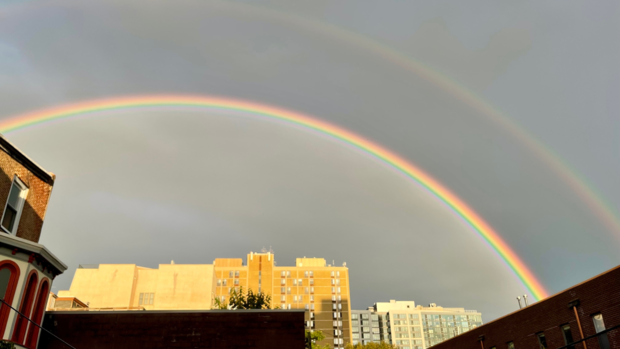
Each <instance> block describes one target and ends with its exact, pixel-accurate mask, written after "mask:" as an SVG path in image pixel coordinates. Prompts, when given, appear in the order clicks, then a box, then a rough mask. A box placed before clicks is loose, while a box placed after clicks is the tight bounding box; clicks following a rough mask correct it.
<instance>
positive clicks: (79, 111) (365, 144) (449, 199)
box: [0, 95, 548, 300]
mask: <svg viewBox="0 0 620 349" xmlns="http://www.w3.org/2000/svg"><path fill="white" fill-rule="evenodd" d="M153 107H192V108H210V109H213V108H215V109H220V110H232V111H241V112H245V113H248V114H253V115H258V116H263V117H267V118H271V119H275V120H281V121H285V122H289V123H292V124H296V125H299V126H302V127H305V128H307V129H312V130H315V131H318V132H321V133H323V134H326V135H328V136H331V137H333V138H336V139H338V140H340V141H342V142H345V143H348V144H350V145H352V146H354V147H356V148H358V149H360V150H362V151H364V152H366V153H368V154H370V155H372V156H374V157H376V158H377V159H379V160H380V161H383V162H384V163H386V164H388V165H389V166H391V167H392V168H394V169H396V170H398V171H399V172H401V173H402V174H404V175H406V176H407V177H409V178H410V179H411V180H413V181H415V182H416V183H418V184H419V185H421V186H422V187H423V188H425V189H426V190H427V191H428V192H429V193H431V194H432V195H434V196H435V197H436V198H437V199H439V200H440V201H441V202H442V203H444V204H445V205H446V206H447V207H448V208H449V209H450V210H452V211H453V212H454V213H455V214H456V215H457V216H458V217H460V218H461V219H462V220H463V221H464V222H465V223H466V224H467V225H468V226H469V227H470V228H472V230H473V231H474V232H476V233H477V234H478V235H479V236H480V237H481V238H482V239H483V240H484V241H485V242H486V243H487V244H488V245H489V246H490V247H491V248H492V249H493V250H494V251H495V252H496V253H497V254H498V256H499V257H500V258H501V259H502V260H503V262H504V263H505V264H506V265H507V266H508V267H509V268H510V269H511V270H512V272H513V273H514V274H515V275H516V276H517V277H518V279H519V280H520V281H521V283H522V284H523V285H524V286H525V287H526V288H527V289H528V291H529V292H530V293H531V294H532V296H533V297H534V298H536V299H537V300H540V299H542V298H545V297H547V296H548V293H547V291H546V290H545V288H544V287H543V285H542V284H541V282H540V281H539V280H538V279H537V278H536V277H535V276H534V274H533V273H532V272H531V271H530V270H529V268H528V267H527V266H526V265H525V263H524V262H523V261H522V260H521V259H520V258H519V256H518V255H517V254H516V253H515V252H514V251H513V250H512V248H510V246H508V244H506V242H504V241H503V239H502V238H501V237H500V235H499V234H498V233H497V232H496V231H495V230H493V228H492V227H491V226H490V225H489V224H487V223H486V222H485V221H484V220H483V219H482V218H481V217H480V216H479V215H478V214H477V213H476V212H475V211H474V210H473V209H471V208H470V207H469V206H468V205H467V204H465V202H463V201H462V200H461V199H460V198H459V197H457V196H456V195H455V194H453V193H452V192H450V191H449V190H448V189H447V188H445V187H444V186H443V185H442V184H441V183H439V182H438V181H437V180H435V179H433V178H432V177H431V176H429V175H428V174H426V173H425V172H424V171H422V170H421V169H419V168H418V167H417V166H415V165H414V164H412V163H411V162H409V161H407V160H406V159H404V158H402V157H400V156H399V155H397V154H395V153H394V152H392V151H390V150H388V149H386V148H384V147H382V146H380V145H378V144H376V143H373V142H372V141H370V140H368V139H364V138H363V137H361V136H359V135H357V134H355V133H353V132H351V131H348V130H346V129H343V128H341V127H339V126H336V125H333V124H330V123H327V122H325V121H322V120H319V119H317V118H312V117H310V116H307V115H303V114H301V113H298V112H293V111H290V110H285V109H281V108H276V107H273V106H268V105H264V104H258V103H254V102H247V101H242V100H236V99H227V98H219V97H205V96H176V95H163V96H133V97H123V98H114V99H104V100H94V101H87V102H83V103H77V104H71V105H65V106H60V107H56V108H51V109H46V110H41V111H36V112H33V113H28V114H23V115H19V116H15V117H11V118H8V119H6V120H3V121H1V122H0V132H2V133H9V132H11V131H15V130H18V129H23V128H27V127H29V126H34V125H38V124H42V123H46V122H51V121H53V120H58V119H64V118H69V117H72V116H79V115H85V114H90V113H97V112H103V111H111V110H118V109H121V110H122V109H135V108H153Z"/></svg>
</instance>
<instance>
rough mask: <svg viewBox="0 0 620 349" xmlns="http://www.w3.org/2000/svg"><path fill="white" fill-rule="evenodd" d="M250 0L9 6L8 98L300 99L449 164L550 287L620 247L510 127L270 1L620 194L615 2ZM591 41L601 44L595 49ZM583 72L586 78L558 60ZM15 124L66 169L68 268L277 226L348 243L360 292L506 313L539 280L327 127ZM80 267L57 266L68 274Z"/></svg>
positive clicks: (340, 246) (209, 254) (261, 238)
mask: <svg viewBox="0 0 620 349" xmlns="http://www.w3.org/2000/svg"><path fill="white" fill-rule="evenodd" d="M252 4H253V5H252V7H249V8H245V7H243V6H245V5H243V4H236V3H228V2H191V1H187V2H186V1H182V2H174V3H171V2H148V6H144V3H143V2H141V1H133V2H126V1H124V2H114V1H112V2H105V3H101V2H96V3H90V4H88V5H84V4H81V3H76V2H61V3H59V4H58V5H57V6H53V5H49V6H48V7H46V8H45V10H43V9H37V8H36V7H35V8H34V9H32V10H30V11H26V12H22V13H21V14H20V17H19V18H11V17H9V18H8V20H3V21H2V22H1V23H0V62H4V63H5V64H3V65H2V66H0V77H2V81H1V83H0V92H1V93H0V96H1V97H0V99H1V100H2V107H3V112H2V114H3V115H10V114H13V113H17V112H23V111H28V110H32V109H35V108H38V107H42V106H49V105H54V104H58V103H69V102H74V101H80V100H83V99H87V98H98V97H108V96H118V95H126V94H146V93H164V92H173V93H192V94H215V95H224V96H230V97H233V98H244V99H250V100H255V101H260V102H262V103H268V104H273V105H278V106H282V107H286V108H290V109H293V110H299V111H302V112H306V113H308V114H311V115H315V116H317V117H320V118H323V119H325V120H329V121H331V122H334V123H336V124H339V125H342V126H344V127H346V128H349V129H351V130H352V131H355V132H358V133H360V134H361V135H364V136H366V137H368V138H370V139H372V140H375V141H377V142H378V143H380V144H382V145H385V146H386V147H388V148H390V149H393V150H394V151H396V152H398V153H399V154H401V155H403V156H404V157H406V158H407V159H410V160H411V161H412V162H414V163H415V164H417V165H419V166H420V167H421V168H423V169H424V170H425V171H427V172H428V173H430V174H431V175H432V176H434V177H436V178H437V179H438V180H439V181H440V182H442V183H444V184H445V185H446V186H447V187H448V188H450V189H452V190H453V191H454V192H455V193H457V194H458V195H459V196H460V197H462V198H463V199H464V200H465V201H466V202H468V203H469V204H471V205H472V207H473V208H474V209H476V211H478V212H479V213H480V215H481V216H482V217H484V218H485V219H487V220H488V221H489V223H491V225H492V226H494V227H495V228H496V229H497V230H498V231H499V232H500V234H501V235H502V236H503V237H504V238H505V239H506V240H507V241H508V242H509V244H510V245H511V246H513V247H514V248H515V250H516V251H517V252H518V253H519V255H521V256H523V257H524V259H525V260H526V262H527V263H528V264H529V265H531V266H532V268H533V270H534V271H535V273H537V274H538V275H540V276H541V277H542V279H543V280H544V283H545V285H547V286H549V288H550V289H551V290H552V291H558V290H560V289H561V288H563V287H567V286H569V285H570V284H573V283H576V282H578V281H580V280H582V279H584V278H586V277H589V276H591V275H593V274H594V273H596V272H600V271H603V270H604V269H605V268H608V267H611V266H613V265H615V264H618V257H617V253H615V251H616V248H617V244H616V243H615V240H616V239H615V238H612V235H611V234H610V233H609V232H608V231H607V229H606V228H605V227H604V226H602V224H601V223H600V222H597V220H596V218H595V217H594V216H593V215H592V213H591V212H590V211H589V210H588V207H586V206H585V205H584V204H583V203H582V202H581V199H580V198H579V197H577V196H576V195H575V193H574V192H573V191H571V190H570V188H568V187H567V186H566V185H565V184H564V183H562V182H561V181H559V180H558V179H557V178H556V177H555V174H554V173H552V172H551V171H549V170H548V168H547V167H546V164H545V163H543V162H541V161H540V158H539V157H537V156H536V154H533V153H531V152H530V151H528V150H526V149H525V148H524V147H523V146H522V145H521V144H519V143H518V142H516V140H515V138H514V137H513V136H512V135H511V134H509V133H507V132H506V131H504V130H502V129H500V128H499V127H498V126H497V125H496V124H494V123H492V122H489V121H488V120H487V119H484V118H482V117H481V116H480V115H479V113H478V112H477V111H476V110H473V109H472V108H470V107H469V106H468V105H466V104H463V103H462V102H459V101H457V100H456V99H455V98H453V96H451V95H450V94H449V93H447V92H446V91H444V90H441V89H439V88H437V87H436V86H435V85H433V84H431V83H429V82H428V81H425V80H424V79H422V78H420V77H419V76H416V75H413V74H411V73H409V72H406V71H404V70H403V69H402V68H400V67H398V66H394V65H393V64H392V63H390V62H389V61H387V60H385V59H384V58H381V56H380V55H378V54H377V52H373V51H369V50H368V49H367V48H363V47H359V46H358V45H356V44H355V43H352V42H346V41H343V40H342V39H339V37H338V36H337V35H335V36H334V37H330V35H325V34H320V32H317V31H313V30H309V29H308V28H306V27H303V26H295V25H290V22H286V21H276V20H273V17H270V16H267V15H263V14H262V13H263V12H264V11H271V10H277V11H281V12H277V13H279V14H278V16H286V13H287V11H290V12H292V13H295V14H296V15H299V16H303V17H304V18H308V19H310V20H318V21H326V22H329V23H332V24H337V25H342V26H344V27H349V28H351V29H353V30H355V31H357V32H359V33H361V34H363V35H367V36H370V37H374V38H375V39H377V40H379V41H382V42H383V43H384V44H385V45H389V46H392V47H393V48H395V49H398V50H399V51H402V52H403V53H405V54H407V55H409V56H411V57H412V59H416V60H418V61H421V62H424V63H425V64H428V65H431V66H433V67H434V68H436V69H437V70H439V71H441V72H443V73H444V74H446V75H448V76H449V77H450V78H451V79H453V80H455V81H457V82H458V83H460V84H462V85H464V86H466V87H467V88H469V89H472V90H474V91H476V93H478V94H481V95H484V96H487V97H488V98H489V99H490V100H491V102H493V103H494V104H495V103H496V104H497V105H499V106H500V107H502V108H503V109H504V110H506V111H507V115H509V117H513V118H516V121H517V123H519V124H522V125H525V126H527V127H528V128H529V129H531V131H532V132H533V133H534V134H535V135H538V136H539V137H541V138H542V139H543V140H544V141H545V142H546V143H548V144H550V145H551V146H552V147H553V149H556V150H557V152H558V153H559V154H561V155H562V156H564V157H566V158H568V159H570V162H571V163H574V164H577V165H578V166H576V168H577V169H578V170H579V171H580V172H582V173H586V174H587V175H588V178H596V179H597V181H595V185H596V186H597V188H600V190H601V192H603V193H609V195H605V196H606V197H607V198H609V199H610V200H616V199H617V197H619V196H618V195H614V194H613V193H618V191H619V188H618V184H617V183H616V182H617V181H612V180H611V178H612V177H613V174H614V173H615V174H617V173H618V172H619V171H618V169H619V164H618V163H617V161H609V159H611V158H612V157H611V156H610V155H611V154H612V153H613V149H614V148H613V147H612V146H611V145H613V144H614V143H613V142H616V141H615V139H617V138H618V137H617V136H618V135H617V131H616V133H614V131H613V129H614V128H613V127H610V125H611V126H613V125H615V124H616V123H617V120H616V119H612V118H611V117H610V113H611V112H613V111H614V109H613V108H612V109H609V107H608V105H609V103H601V100H602V98H603V97H601V96H609V95H613V91H611V92H610V89H611V90H613V89H616V90H617V88H618V85H617V84H616V85H614V84H611V83H610V82H609V81H611V80H613V79H614V78H616V79H617V77H618V67H617V65H616V64H615V63H614V62H617V59H616V60H614V59H615V57H617V44H616V45H606V46H605V44H604V43H605V42H618V41H617V40H616V41H614V40H613V39H614V38H617V33H616V32H612V31H610V30H609V26H610V25H611V24H613V23H612V19H613V16H612V15H613V11H606V13H603V11H599V12H597V11H595V10H588V11H590V12H587V13H588V14H589V15H588V16H592V17H591V18H590V17H588V18H586V19H582V21H584V23H585V22H588V23H590V22H592V21H594V20H595V19H596V25H591V26H589V27H586V26H581V27H579V28H573V26H572V24H571V23H572V22H571V21H572V19H574V18H577V17H578V15H577V14H576V13H572V12H571V9H573V8H580V3H579V2H575V3H570V4H569V3H565V5H563V6H564V7H562V8H563V12H562V13H564V15H565V16H566V17H565V18H561V19H556V17H555V11H554V9H551V8H547V7H543V6H541V5H537V4H535V3H528V4H520V5H511V4H504V5H502V4H499V5H498V4H494V5H493V6H491V7H485V8H483V9H482V10H479V14H480V18H478V17H475V16H474V13H473V12H475V11H474V9H471V8H468V7H463V6H462V5H461V3H458V4H457V3H456V2H445V1H444V2H437V3H436V4H434V5H432V6H431V5H424V6H422V5H420V4H416V3H405V2H394V3H386V2H381V6H378V5H377V4H373V3H372V2H365V1H362V2H359V1H356V2H355V3H353V2H338V3H336V2H331V1H319V2H289V1H286V2H284V1H267V2H265V3H260V2H258V3H257V2H253V3H252ZM386 4H389V5H386ZM558 6H560V5H558ZM255 7H258V9H255ZM528 9H529V12H528ZM531 9H534V11H532V10H531ZM615 9H616V11H617V7H615ZM261 11H263V12H261ZM548 20H549V21H554V22H553V23H555V24H556V26H555V27H554V26H553V25H550V24H549V23H548ZM304 28H305V29H304ZM579 32H583V33H586V34H587V33H590V34H591V35H594V34H596V35H599V37H600V38H601V39H600V40H590V39H588V35H586V34H581V35H576V34H578V33H579ZM563 33H572V34H575V35H574V36H572V37H571V38H572V39H571V40H574V41H566V40H565V37H564V35H563ZM579 47H588V50H587V52H578V51H579V49H578V48H579ZM596 49H600V50H603V52H605V53H606V54H605V55H596V56H595V58H593V57H594V56H593V55H592V54H589V53H588V52H596ZM565 52H571V53H572V54H571V55H565ZM600 56H604V57H600ZM588 57H591V58H588ZM592 62H596V63H597V64H594V63H592ZM576 67H581V68H582V70H586V72H581V73H575V71H576V70H575V68H576ZM567 73H571V74H573V76H578V77H579V78H578V79H576V80H575V81H571V79H570V77H567V78H561V77H562V76H564V75H563V74H567ZM575 74H576V75H575ZM569 75H570V74H569ZM605 76H607V78H604V77H605ZM583 86H588V88H587V89H584V88H583ZM616 92H617V91H616ZM605 98H608V97H605ZM603 106H605V107H603ZM606 108H607V109H606ZM586 109H587V110H590V111H591V113H589V114H588V118H584V117H583V115H584V114H583V112H582V111H583V110H586ZM575 110H579V111H580V112H575ZM614 120H616V121H614ZM554 126H555V127H556V129H554V128H553V127H554ZM617 129H618V128H615V130H617ZM580 130H582V131H583V132H582V131H580ZM578 132H582V133H578ZM575 134H580V135H585V136H584V137H586V138H585V139H582V138H580V141H578V142H576V141H575V140H574V139H575V138H574V136H575ZM597 136H600V137H599V138H597V139H596V140H595V139H594V138H596V137H597ZM9 138H10V139H11V140H13V141H15V142H16V144H17V145H18V146H19V147H20V148H22V149H24V150H25V151H26V152H27V153H28V154H29V155H31V156H32V157H33V158H34V159H35V160H36V161H37V162H39V163H41V164H43V165H44V166H45V167H46V168H48V169H49V170H51V171H54V172H55V173H57V174H58V178H59V180H58V184H57V185H56V188H55V190H54V195H53V199H52V202H51V206H50V211H49V213H48V217H47V219H46V225H45V233H44V235H43V236H44V240H43V242H44V243H45V244H46V245H48V247H50V248H51V249H52V250H53V251H55V253H56V254H57V255H59V256H61V258H62V259H63V260H65V261H66V262H67V263H68V264H69V265H70V266H71V267H72V268H75V267H76V266H77V264H78V263H137V264H141V265H146V266H155V265H157V264H158V263H168V262H169V261H170V260H172V259H174V260H175V261H176V262H178V263H210V262H212V260H213V259H214V258H216V257H242V256H244V255H245V254H246V253H248V252H249V251H250V250H259V249H260V248H261V247H263V246H264V247H269V246H272V247H273V249H274V250H275V252H276V258H277V260H278V261H279V264H280V265H287V264H292V263H294V258H295V257H300V256H303V255H306V256H316V257H324V258H326V259H327V260H329V261H330V262H331V261H332V260H334V261H335V263H337V264H341V263H342V262H345V261H346V262H347V265H348V266H349V267H350V269H351V282H352V287H353V291H352V297H353V305H354V307H356V308H365V307H366V306H369V305H371V304H372V303H373V302H375V301H384V300H388V299H402V300H409V299H411V300H415V301H417V302H420V303H422V304H424V303H429V302H436V303H438V304H443V305H446V306H464V307H466V308H474V309H478V310H481V311H482V312H483V314H485V320H489V319H491V318H494V317H497V316H499V315H502V314H504V313H506V312H508V311H511V310H513V309H514V304H513V303H514V300H513V297H514V296H516V295H517V294H522V293H523V292H524V291H523V288H522V286H520V285H519V284H518V283H517V282H516V281H515V280H514V277H513V276H512V275H510V273H509V272H508V271H507V269H506V267H505V266H504V265H503V264H502V263H500V262H498V259H497V257H496V256H495V255H494V254H493V253H492V252H491V251H490V250H489V249H488V247H486V246H485V245H484V243H482V242H481V240H480V239H479V238H477V237H475V236H474V234H472V232H471V231H469V230H468V229H467V228H466V227H465V226H464V225H463V224H462V223H461V222H460V221H459V220H457V219H455V218H454V217H453V216H452V215H451V214H450V213H449V212H448V211H447V210H446V209H445V208H444V207H443V206H441V205H439V204H438V203H437V202H436V201H435V200H434V199H432V198H430V197H429V195H428V194H426V193H425V192H423V191H421V190H420V189H418V188H417V187H415V186H414V185H412V184H411V183H410V182H408V181H406V180H404V179H403V178H402V177H400V176H399V175H397V174H395V173H393V172H391V171H389V170H387V169H386V168H385V167H383V166H379V165H378V164H377V162H376V161H374V160H372V159H369V158H368V157H365V156H362V155H360V154H359V153H357V152H354V151H351V150H350V149H349V148H347V147H343V146H342V145H339V144H337V143H334V142H332V141H329V140H327V139H324V138H323V137H317V136H316V135H314V134H312V133H305V132H300V131H299V130H296V129H294V128H293V129H291V128H290V127H287V126H282V125H279V124H272V123H264V122H259V121H256V120H252V119H251V118H250V119H248V118H245V117H243V116H240V115H236V114H235V115H232V116H224V115H222V114H221V113H213V112H212V113H202V114H201V113H186V112H154V113H145V112H139V113H138V112H134V113H128V112H124V113H117V114H112V115H109V116H99V117H98V116H95V117H92V118H89V119H84V120H76V121H70V122H63V123H58V124H55V125H52V126H47V127H41V128H35V129H31V130H27V131H21V132H18V133H15V134H12V135H10V136H9ZM615 149H617V148H615ZM592 153H598V154H604V155H602V156H601V157H600V158H599V157H597V156H590V154H592ZM598 179H601V180H600V181H599V180H598ZM614 204H617V203H615V202H614ZM166 213H168V214H166ZM584 231H587V232H588V233H587V234H584ZM76 237H79V238H78V239H77V240H76ZM67 241H77V243H76V245H68V244H67V243H66V242H67ZM300 242H301V243H300ZM71 276H72V271H70V272H68V273H67V275H65V276H63V277H61V278H59V279H58V282H57V284H56V285H55V286H56V287H60V288H61V289H65V288H67V287H68V283H69V281H70V278H71ZM377 284H384V285H385V284H390V285H392V286H391V287H389V288H387V289H386V287H384V286H381V287H377V286H376V285H377Z"/></svg>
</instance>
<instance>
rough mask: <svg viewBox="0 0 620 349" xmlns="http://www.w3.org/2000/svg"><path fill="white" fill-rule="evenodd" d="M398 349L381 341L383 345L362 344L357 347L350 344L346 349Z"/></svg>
mask: <svg viewBox="0 0 620 349" xmlns="http://www.w3.org/2000/svg"><path fill="white" fill-rule="evenodd" d="M397 348H398V347H397V346H395V345H393V344H390V343H387V342H383V341H381V343H368V344H362V343H357V344H356V345H353V344H351V343H348V344H347V345H346V346H345V347H344V349H397Z"/></svg>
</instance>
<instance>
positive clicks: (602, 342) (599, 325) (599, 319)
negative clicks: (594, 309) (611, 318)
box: [592, 313, 610, 349]
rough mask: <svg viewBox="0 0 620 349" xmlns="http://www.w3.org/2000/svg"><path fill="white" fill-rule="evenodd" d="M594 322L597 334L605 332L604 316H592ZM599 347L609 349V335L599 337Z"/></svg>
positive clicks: (604, 334)
mask: <svg viewBox="0 0 620 349" xmlns="http://www.w3.org/2000/svg"><path fill="white" fill-rule="evenodd" d="M592 321H594V329H595V330H596V333H601V332H603V331H605V322H603V314H601V313H599V314H595V315H593V316H592ZM598 345H599V346H600V347H601V349H609V348H610V346H609V338H607V333H603V334H601V335H599V336H598Z"/></svg>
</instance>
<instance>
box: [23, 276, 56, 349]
mask: <svg viewBox="0 0 620 349" xmlns="http://www.w3.org/2000/svg"><path fill="white" fill-rule="evenodd" d="M49 285H50V284H49V282H47V279H43V281H41V286H40V287H39V292H37V299H36V301H35V303H34V309H33V312H32V320H34V321H35V323H36V324H38V325H40V324H41V320H43V312H44V311H45V302H46V301H47V297H48V295H49ZM38 339H39V328H38V327H35V326H32V325H30V328H29V329H28V335H27V336H26V346H27V347H29V348H34V347H36V345H37V340H38Z"/></svg>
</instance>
